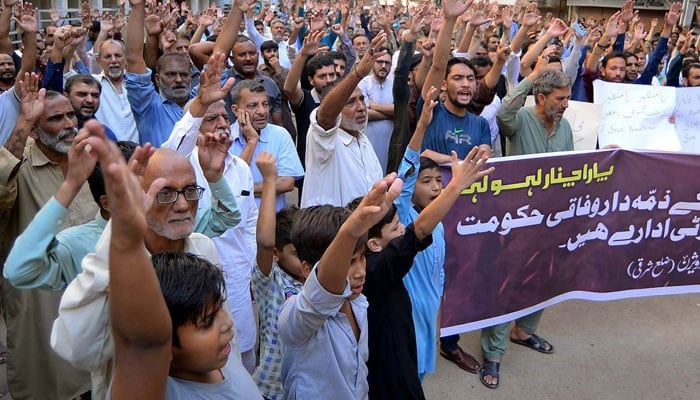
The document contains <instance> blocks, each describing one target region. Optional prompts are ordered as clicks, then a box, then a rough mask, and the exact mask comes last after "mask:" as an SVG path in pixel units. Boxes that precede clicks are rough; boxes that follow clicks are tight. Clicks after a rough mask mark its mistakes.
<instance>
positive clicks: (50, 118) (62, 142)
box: [37, 96, 78, 154]
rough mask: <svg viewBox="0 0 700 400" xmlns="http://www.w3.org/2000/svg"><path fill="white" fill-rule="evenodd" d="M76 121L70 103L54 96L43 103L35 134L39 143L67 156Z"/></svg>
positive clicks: (76, 130) (75, 131) (75, 130)
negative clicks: (42, 110) (42, 111)
mask: <svg viewBox="0 0 700 400" xmlns="http://www.w3.org/2000/svg"><path fill="white" fill-rule="evenodd" d="M77 126H78V120H77V119H76V117H75V111H74V110H73V107H72V106H71V103H70V101H68V99H67V98H65V97H64V96H56V97H52V98H50V99H47V100H45V101H44V113H43V114H42V115H41V116H40V117H39V121H38V124H37V133H38V136H39V141H40V142H41V143H42V144H43V145H44V146H46V147H48V148H49V149H50V150H53V151H55V152H57V153H61V154H68V150H69V149H70V146H71V144H72V143H73V139H74V138H75V135H77V134H78V129H77Z"/></svg>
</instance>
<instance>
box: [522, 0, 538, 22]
mask: <svg viewBox="0 0 700 400" xmlns="http://www.w3.org/2000/svg"><path fill="white" fill-rule="evenodd" d="M540 20H542V17H541V16H540V15H539V14H538V12H537V4H535V3H530V4H529V5H528V6H527V8H525V15H523V18H522V20H521V21H520V22H521V23H522V25H523V26H525V27H528V28H529V27H532V26H535V25H537V24H538V23H539V22H540Z"/></svg>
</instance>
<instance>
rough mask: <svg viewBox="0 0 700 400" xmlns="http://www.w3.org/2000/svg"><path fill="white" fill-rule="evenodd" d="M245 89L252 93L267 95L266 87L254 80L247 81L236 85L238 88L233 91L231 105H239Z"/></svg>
mask: <svg viewBox="0 0 700 400" xmlns="http://www.w3.org/2000/svg"><path fill="white" fill-rule="evenodd" d="M244 89H248V90H250V92H251V93H265V86H264V85H263V84H262V83H260V81H256V80H254V79H246V80H242V81H240V82H238V83H236V86H234V87H233V89H231V104H238V102H239V101H241V93H243V90H244Z"/></svg>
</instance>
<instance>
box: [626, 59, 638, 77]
mask: <svg viewBox="0 0 700 400" xmlns="http://www.w3.org/2000/svg"><path fill="white" fill-rule="evenodd" d="M638 73H639V62H637V57H636V56H629V57H627V65H626V66H625V80H627V81H633V80H635V79H637V76H638Z"/></svg>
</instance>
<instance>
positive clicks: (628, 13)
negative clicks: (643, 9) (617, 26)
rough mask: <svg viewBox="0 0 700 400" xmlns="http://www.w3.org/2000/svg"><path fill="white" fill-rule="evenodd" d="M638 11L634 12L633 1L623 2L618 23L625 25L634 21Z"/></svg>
mask: <svg viewBox="0 0 700 400" xmlns="http://www.w3.org/2000/svg"><path fill="white" fill-rule="evenodd" d="M638 13H639V11H635V10H634V0H625V4H623V5H622V8H621V9H620V21H622V22H623V23H625V24H627V23H629V22H630V21H632V20H633V19H634V17H635V16H636V15H637V14H638Z"/></svg>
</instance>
